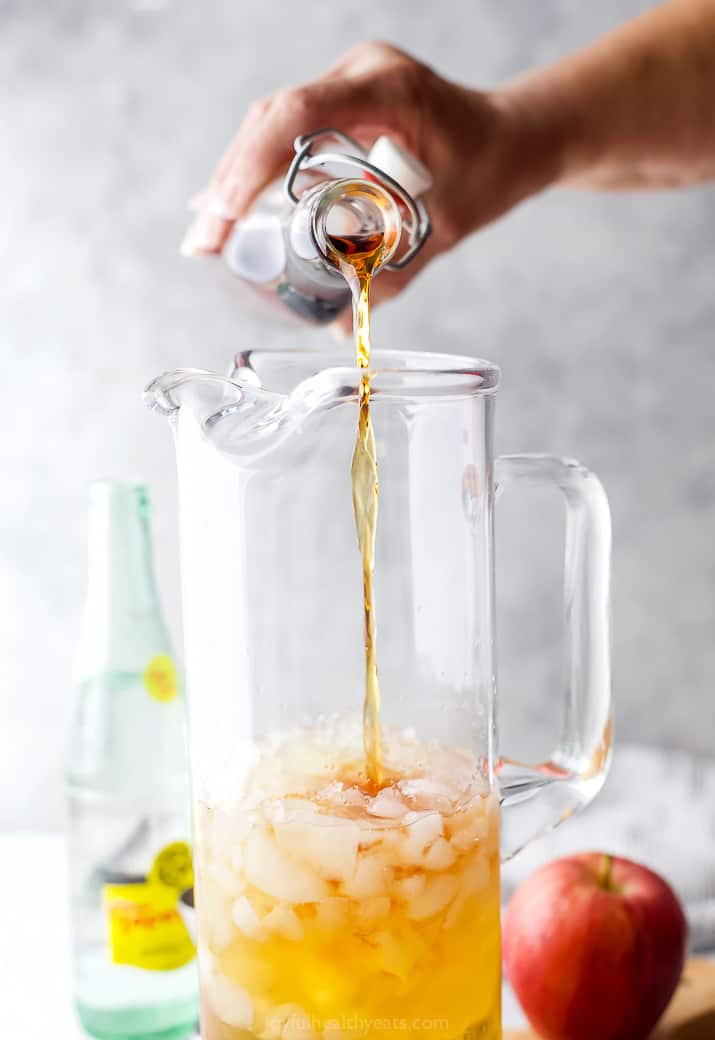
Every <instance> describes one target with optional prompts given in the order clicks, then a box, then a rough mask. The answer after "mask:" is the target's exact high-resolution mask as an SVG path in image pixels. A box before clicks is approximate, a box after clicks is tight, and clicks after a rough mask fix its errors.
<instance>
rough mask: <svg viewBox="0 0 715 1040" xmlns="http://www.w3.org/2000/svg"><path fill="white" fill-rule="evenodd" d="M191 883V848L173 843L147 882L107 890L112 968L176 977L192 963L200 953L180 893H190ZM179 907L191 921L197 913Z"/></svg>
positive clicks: (108, 936) (105, 899)
mask: <svg viewBox="0 0 715 1040" xmlns="http://www.w3.org/2000/svg"><path fill="white" fill-rule="evenodd" d="M193 880H194V879H193V870H192V867H191V851H190V849H189V846H188V845H187V844H186V842H174V843H172V844H171V845H167V846H166V847H165V848H164V849H162V850H161V852H160V853H159V854H158V856H157V857H156V859H155V860H154V863H153V864H152V867H151V870H150V871H149V874H148V876H147V879H146V881H140V882H136V883H132V884H127V885H105V886H104V893H103V894H104V907H105V911H106V916H107V939H108V944H109V952H110V956H111V958H112V961H113V963H114V964H131V965H133V966H134V967H136V968H144V969H146V970H147V971H172V970H173V969H175V968H181V967H183V965H185V964H188V963H189V961H191V960H192V959H193V958H194V956H195V954H196V947H195V946H194V943H193V940H192V937H191V935H190V934H189V930H188V928H187V927H186V923H185V922H184V919H183V918H182V915H181V913H180V912H179V905H180V903H179V901H180V899H181V896H182V893H184V892H185V891H187V890H190V889H191V888H192V886H193ZM181 905H182V908H183V909H184V912H185V913H186V914H191V915H193V908H191V907H189V906H184V904H183V903H182V904H181Z"/></svg>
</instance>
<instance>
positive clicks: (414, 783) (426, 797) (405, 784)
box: [397, 777, 455, 812]
mask: <svg viewBox="0 0 715 1040" xmlns="http://www.w3.org/2000/svg"><path fill="white" fill-rule="evenodd" d="M397 786H398V787H399V789H400V791H401V792H402V795H403V797H404V798H406V799H408V800H409V802H410V806H411V808H413V809H441V810H442V811H443V812H448V811H449V809H450V808H451V807H452V806H453V805H454V799H455V791H454V788H453V787H452V786H451V785H449V784H446V783H439V782H438V781H437V780H431V779H429V778H428V777H418V778H416V779H413V780H401V781H400V783H399V784H398V785H397Z"/></svg>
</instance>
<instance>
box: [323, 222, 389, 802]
mask: <svg viewBox="0 0 715 1040" xmlns="http://www.w3.org/2000/svg"><path fill="white" fill-rule="evenodd" d="M330 244H331V245H332V247H333V250H334V251H335V258H336V261H337V263H338V266H339V268H340V270H341V272H342V273H343V275H344V276H345V278H346V280H347V282H348V284H349V285H350V288H351V290H352V294H353V309H354V329H355V355H356V362H357V365H358V367H359V368H360V369H362V370H363V372H364V375H363V376H362V379H361V380H360V388H359V392H358V406H359V417H358V432H357V439H356V441H355V450H354V451H353V459H352V466H351V469H350V473H351V478H352V489H353V512H354V515H355V529H356V531H357V540H358V548H359V550H360V554H361V557H362V585H363V612H364V618H365V701H364V706H363V743H364V747H365V767H366V772H367V779H368V784H369V785H370V786H371V787H372V788H373V789H374V790H376V789H378V788H379V787H380V786H381V784H382V781H383V775H382V753H381V747H380V684H379V682H378V678H377V657H376V650H375V599H374V595H373V573H374V569H375V528H376V525H377V502H378V495H379V486H378V479H377V453H376V450H375V432H374V430H373V426H372V418H371V416H370V371H369V369H370V282H371V281H372V277H373V275H374V273H375V271H376V270H377V268H378V267H379V266H380V261H381V260H382V258H383V256H384V253H385V248H386V245H385V237H384V235H383V234H382V233H380V232H377V233H373V234H365V235H344V236H338V235H331V236H330Z"/></svg>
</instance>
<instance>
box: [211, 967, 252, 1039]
mask: <svg viewBox="0 0 715 1040" xmlns="http://www.w3.org/2000/svg"><path fill="white" fill-rule="evenodd" d="M202 976H203V979H204V984H205V987H206V990H207V991H208V999H209V1003H210V1005H211V1007H212V1008H213V1011H214V1013H215V1015H216V1017H217V1018H220V1019H221V1021H222V1022H224V1023H225V1024H226V1025H227V1026H233V1027H234V1028H236V1029H250V1028H251V1026H252V1025H253V1017H254V1012H253V1001H252V1000H251V998H250V997H249V995H248V993H247V992H246V991H245V989H243V987H242V986H239V985H238V983H236V982H233V981H232V980H231V979H229V978H227V977H226V976H225V975H223V974H222V973H221V972H218V971H214V970H211V971H209V972H206V973H203V972H202Z"/></svg>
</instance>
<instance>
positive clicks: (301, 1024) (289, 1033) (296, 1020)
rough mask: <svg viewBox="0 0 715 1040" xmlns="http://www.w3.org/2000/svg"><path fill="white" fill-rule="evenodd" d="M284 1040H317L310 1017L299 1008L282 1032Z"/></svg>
mask: <svg viewBox="0 0 715 1040" xmlns="http://www.w3.org/2000/svg"><path fill="white" fill-rule="evenodd" d="M281 1037H282V1040H317V1037H318V1034H317V1033H316V1031H315V1030H314V1029H313V1026H312V1025H311V1020H310V1017H309V1015H308V1014H307V1013H306V1012H305V1011H303V1009H302V1008H299V1009H298V1011H297V1012H296V1013H295V1014H293V1015H291V1016H290V1017H289V1018H288V1020H287V1021H286V1024H285V1025H284V1026H283V1029H282V1031H281Z"/></svg>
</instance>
